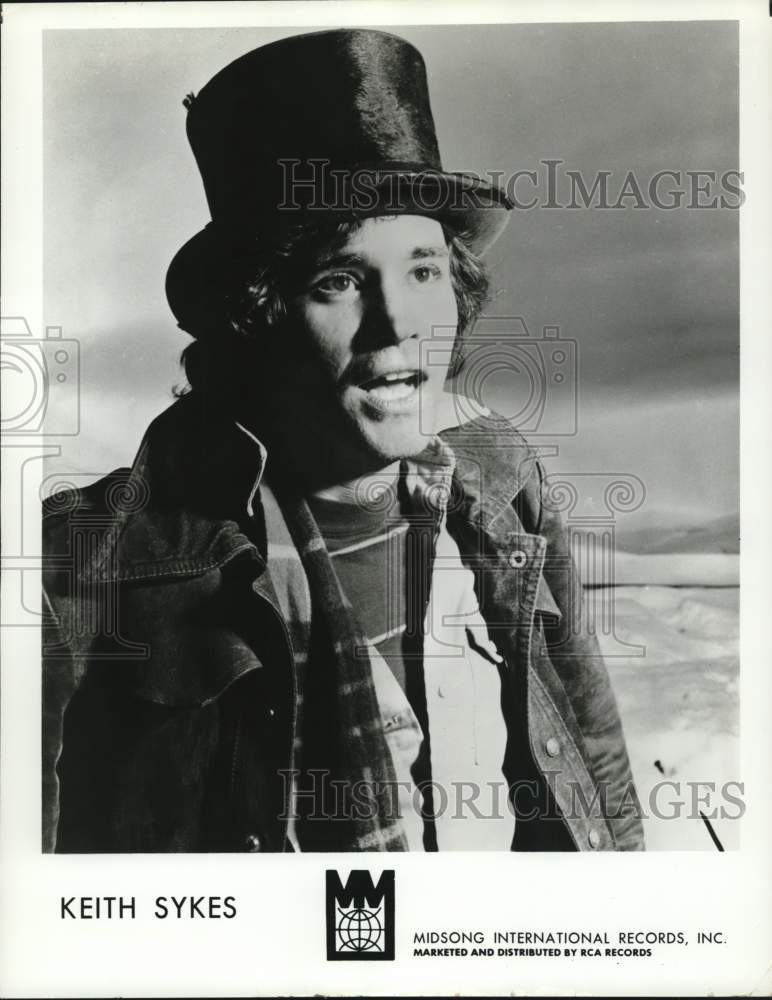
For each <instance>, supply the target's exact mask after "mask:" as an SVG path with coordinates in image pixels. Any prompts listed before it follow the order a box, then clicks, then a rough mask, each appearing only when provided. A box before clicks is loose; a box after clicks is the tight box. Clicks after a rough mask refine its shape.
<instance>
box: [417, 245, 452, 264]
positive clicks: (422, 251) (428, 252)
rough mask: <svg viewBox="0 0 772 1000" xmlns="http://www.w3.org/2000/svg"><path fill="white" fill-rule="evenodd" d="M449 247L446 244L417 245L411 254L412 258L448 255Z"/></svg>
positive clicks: (419, 258)
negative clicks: (432, 245) (434, 245)
mask: <svg viewBox="0 0 772 1000" xmlns="http://www.w3.org/2000/svg"><path fill="white" fill-rule="evenodd" d="M447 256H448V248H447V247H446V246H445V245H444V244H440V245H439V246H436V247H416V248H415V249H414V250H413V252H412V253H411V254H410V259H411V260H421V259H422V258H424V257H447Z"/></svg>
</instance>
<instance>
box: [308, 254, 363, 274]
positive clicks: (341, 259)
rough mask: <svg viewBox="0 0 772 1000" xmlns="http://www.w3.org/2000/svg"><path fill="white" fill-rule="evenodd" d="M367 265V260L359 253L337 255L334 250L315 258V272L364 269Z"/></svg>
mask: <svg viewBox="0 0 772 1000" xmlns="http://www.w3.org/2000/svg"><path fill="white" fill-rule="evenodd" d="M365 263H366V261H365V258H364V257H363V256H362V255H361V254H359V253H336V252H335V251H334V250H333V251H331V252H330V253H327V254H325V253H321V254H319V256H318V257H315V258H314V262H313V268H314V270H315V271H321V270H323V269H325V268H328V267H363V266H364V265H365Z"/></svg>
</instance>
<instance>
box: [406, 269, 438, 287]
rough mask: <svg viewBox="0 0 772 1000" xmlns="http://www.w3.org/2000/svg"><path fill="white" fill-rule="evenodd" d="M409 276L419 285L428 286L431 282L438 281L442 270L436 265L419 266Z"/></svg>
mask: <svg viewBox="0 0 772 1000" xmlns="http://www.w3.org/2000/svg"><path fill="white" fill-rule="evenodd" d="M410 274H411V275H412V277H413V278H414V280H415V281H416V282H417V283H418V284H419V285H428V284H430V283H431V282H433V281H439V280H440V279H441V278H442V276H443V270H442V268H441V267H438V266H437V265H436V264H419V266H418V267H414V268H413V270H412V271H411V272H410Z"/></svg>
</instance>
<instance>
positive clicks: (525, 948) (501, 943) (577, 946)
mask: <svg viewBox="0 0 772 1000" xmlns="http://www.w3.org/2000/svg"><path fill="white" fill-rule="evenodd" d="M726 943H727V942H726V935H725V934H724V933H723V932H722V931H720V930H715V929H710V930H698V931H695V932H693V933H687V932H686V931H671V930H668V931H660V930H633V931H613V932H609V931H510V930H495V931H416V932H415V933H414V934H413V955H414V956H415V957H418V958H475V957H478V958H651V957H652V956H653V955H654V954H655V952H656V951H657V950H660V949H662V948H663V947H671V948H672V947H676V948H685V947H687V946H688V945H689V944H697V945H703V946H704V945H723V944H726Z"/></svg>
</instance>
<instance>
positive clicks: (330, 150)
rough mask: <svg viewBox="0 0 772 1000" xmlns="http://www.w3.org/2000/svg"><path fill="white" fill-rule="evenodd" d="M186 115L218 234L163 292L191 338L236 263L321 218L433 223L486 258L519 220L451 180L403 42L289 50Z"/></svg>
mask: <svg viewBox="0 0 772 1000" xmlns="http://www.w3.org/2000/svg"><path fill="white" fill-rule="evenodd" d="M185 104H186V107H187V108H188V119H187V133H188V138H189V140H190V144H191V147H192V149H193V153H194V154H195V157H196V162H197V163H198V168H199V170H200V172H201V176H202V178H203V182H204V189H205V191H206V197H207V201H208V203H209V210H210V212H211V215H212V222H211V223H209V225H207V226H206V228H205V229H203V230H201V232H199V233H197V234H196V235H195V236H194V237H193V238H192V239H191V240H189V241H188V242H187V243H186V244H185V245H184V246H183V247H182V249H181V250H180V251H179V252H178V253H177V255H176V256H175V257H174V259H173V260H172V263H171V265H170V267H169V271H168V274H167V277H166V294H167V297H168V300H169V304H170V306H171V308H172V312H173V313H174V314H175V316H176V317H177V320H178V322H179V324H180V326H181V327H183V328H184V329H190V331H191V332H193V333H196V332H197V327H199V325H200V320H201V317H202V315H203V314H206V315H208V316H211V315H213V307H214V313H216V312H217V301H216V300H217V298H218V297H221V296H222V295H223V294H225V293H224V291H223V286H224V273H225V271H227V269H228V264H229V262H232V261H233V260H234V259H236V258H239V257H245V256H248V255H249V253H250V249H251V248H254V247H255V246H256V245H257V243H258V242H259V241H261V242H262V241H265V240H266V239H270V238H271V237H272V236H274V235H278V234H279V233H281V232H282V231H283V230H285V229H286V228H287V227H288V226H290V227H291V226H295V225H297V224H299V223H301V222H305V221H309V220H316V221H320V219H321V216H320V213H325V217H326V218H328V217H330V215H331V214H333V215H338V216H340V217H341V218H352V217H353V218H357V217H364V216H367V215H376V214H377V215H386V214H388V215H392V214H405V213H410V214H423V215H429V216H431V217H433V218H438V219H441V220H443V221H446V222H447V223H448V224H450V225H451V226H453V227H454V228H455V229H457V230H458V231H461V232H463V233H464V234H465V236H466V239H467V242H468V243H469V244H470V246H471V247H472V248H473V249H474V250H476V251H478V252H482V251H483V250H485V249H486V248H487V247H488V246H490V244H491V243H492V242H493V241H494V240H495V239H496V238H497V236H498V235H499V234H500V233H501V231H502V230H503V228H504V226H505V225H506V221H507V217H508V212H509V210H510V209H511V208H512V204H511V202H510V201H509V200H508V199H507V197H506V195H505V194H504V192H503V191H501V190H500V189H499V188H498V187H496V186H495V185H492V184H489V183H486V182H485V181H483V180H481V179H480V178H477V177H475V176H473V175H469V174H460V173H446V172H445V171H443V169H442V163H441V160H440V154H439V149H438V146H437V137H436V134H435V128H434V120H433V118H432V112H431V107H430V105H429V91H428V86H427V81H426V69H425V66H424V61H423V58H422V57H421V54H420V52H418V50H417V49H416V48H414V46H412V45H410V44H409V43H408V42H406V41H405V40H404V39H402V38H398V37H397V36H395V35H391V34H387V33H385V32H382V31H372V30H365V29H341V30H336V31H321V32H313V33H310V34H305V35H295V36H293V37H291V38H285V39H282V40H280V41H278V42H273V43H271V44H269V45H264V46H262V47H260V48H258V49H254V50H253V51H252V52H248V53H247V54H246V55H244V56H241V58H239V59H236V60H235V62H232V63H230V65H228V66H226V67H225V68H224V69H223V70H221V71H220V72H219V73H217V75H216V76H214V77H213V78H212V79H211V80H210V81H209V83H207V84H206V86H205V87H204V88H203V89H202V90H201V91H200V92H199V94H198V96H197V97H195V98H194V97H189V98H187V99H186V101H185ZM218 275H219V279H218Z"/></svg>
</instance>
